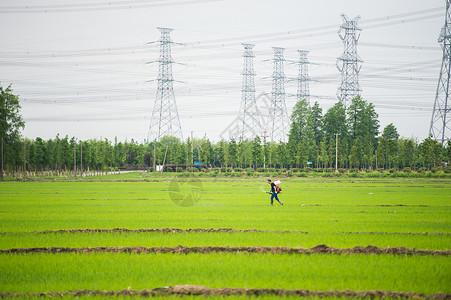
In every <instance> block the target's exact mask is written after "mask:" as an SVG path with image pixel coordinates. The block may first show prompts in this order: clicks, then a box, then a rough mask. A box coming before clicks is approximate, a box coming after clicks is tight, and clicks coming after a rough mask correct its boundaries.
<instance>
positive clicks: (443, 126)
mask: <svg viewBox="0 0 451 300" xmlns="http://www.w3.org/2000/svg"><path fill="white" fill-rule="evenodd" d="M450 2H451V0H446V16H445V25H444V26H443V27H442V31H441V32H440V36H439V38H438V42H439V43H440V44H441V46H442V49H443V58H442V68H441V69H440V78H439V80H438V86H437V93H436V94H435V102H434V110H433V111H432V119H431V127H430V128H429V135H432V137H433V138H434V139H436V140H437V141H439V142H440V143H441V144H442V145H443V144H444V143H445V141H447V140H449V133H450V127H449V120H450V116H449V115H450V109H451V108H450V104H449V103H448V102H449V99H450V98H449V79H450V67H451V52H450V47H451V10H450Z"/></svg>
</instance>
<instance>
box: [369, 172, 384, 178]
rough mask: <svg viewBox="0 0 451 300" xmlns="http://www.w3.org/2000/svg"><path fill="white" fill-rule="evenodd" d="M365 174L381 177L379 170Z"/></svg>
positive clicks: (371, 176)
mask: <svg viewBox="0 0 451 300" xmlns="http://www.w3.org/2000/svg"><path fill="white" fill-rule="evenodd" d="M366 176H367V177H370V178H378V177H381V176H382V174H381V173H379V172H371V173H368V174H366Z"/></svg>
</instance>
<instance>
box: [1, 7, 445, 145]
mask: <svg viewBox="0 0 451 300" xmlns="http://www.w3.org/2000/svg"><path fill="white" fill-rule="evenodd" d="M342 13H344V14H346V15H347V16H348V17H349V18H354V17H355V16H357V15H360V16H361V19H360V21H359V23H358V24H359V26H360V27H361V28H362V32H361V36H360V40H359V44H358V54H359V55H360V57H361V58H362V59H363V61H364V62H363V66H362V69H361V71H360V86H361V88H362V90H363V91H362V97H363V99H365V100H367V101H369V102H373V103H374V104H375V107H376V111H377V113H378V114H379V120H380V123H381V131H382V129H383V128H384V127H385V126H386V125H388V124H389V123H393V124H394V125H395V126H396V127H397V128H398V131H399V133H400V134H401V136H404V137H415V138H418V139H419V140H422V139H424V138H425V137H427V134H428V131H429V126H430V119H431V114H432V107H433V104H434V100H435V93H436V87H437V81H438V77H439V73H440V65H441V60H442V51H441V48H440V45H439V44H438V43H437V38H438V35H439V33H440V29H441V27H442V26H443V24H444V15H445V1H444V0H428V1H424V0H395V1H394V0H378V1H371V0H343V1H336V0H317V1H311V0H308V1H307V0H217V1H216V0H165V1H163V0H135V1H124V0H123V1H121V0H111V1H101V0H93V1H79V0H64V1H63V0H58V1H57V0H39V1H38V0H33V1H31V0H29V1H25V0H2V1H1V2H0V28H2V34H1V36H2V38H1V41H0V83H1V85H2V86H3V87H6V86H8V85H9V84H12V87H13V89H14V92H15V93H16V94H18V95H19V96H20V99H21V105H22V114H23V117H24V119H25V121H26V128H25V130H24V132H23V135H24V136H25V137H27V138H35V137H38V136H39V137H42V138H44V139H48V138H54V137H55V136H56V134H60V135H61V136H65V135H68V136H69V137H72V136H75V137H77V138H79V139H83V140H86V139H90V138H96V139H100V138H108V139H113V138H114V137H116V136H117V138H118V139H119V140H125V139H127V140H131V139H134V140H136V141H143V140H144V139H145V138H147V134H148V130H149V124H150V117H151V113H152V108H153V105H154V101H155V93H156V88H157V84H156V81H155V79H156V78H157V75H158V64H155V63H148V62H152V61H155V60H157V59H158V56H159V49H158V44H156V43H154V44H152V43H151V44H148V43H149V42H154V41H157V40H158V39H159V38H160V32H159V31H158V30H157V28H156V27H170V28H173V29H174V31H173V32H172V33H171V38H172V40H173V41H174V42H175V43H177V44H174V45H173V47H172V56H173V59H174V61H175V62H177V63H179V64H174V65H173V74H174V79H175V80H176V82H174V90H175V97H176V102H177V106H178V110H179V116H180V121H181V124H182V130H183V135H184V137H185V138H186V137H188V136H190V135H191V132H192V133H193V135H194V136H195V137H203V136H204V135H206V136H208V137H209V138H210V139H211V140H213V141H217V140H219V139H220V138H222V137H223V138H228V135H227V128H228V126H229V125H230V124H233V122H234V120H235V118H236V117H237V116H238V113H239V108H240V102H241V80H242V78H241V77H242V76H241V71H242V63H243V61H242V60H243V58H242V53H243V47H242V46H241V43H253V44H255V47H254V53H255V55H256V57H255V61H254V68H255V71H256V73H257V76H256V80H255V83H256V90H257V93H256V94H257V97H258V99H259V100H258V104H259V106H260V107H263V106H264V105H265V101H268V99H269V98H268V97H269V96H270V93H271V73H272V67H273V66H272V62H271V61H270V59H271V58H272V56H273V51H272V49H271V47H285V48H286V50H285V58H286V59H287V60H288V61H287V63H286V65H285V74H286V76H287V77H289V79H290V78H291V79H295V78H296V77H297V75H298V74H297V73H298V67H297V65H296V64H295V63H290V61H293V62H295V61H296V60H297V59H298V53H297V50H309V51H310V53H309V55H308V58H309V61H310V62H311V64H310V65H309V75H310V77H311V79H312V82H310V93H311V95H312V97H311V100H310V101H311V102H314V101H318V103H319V105H320V106H321V107H322V109H323V113H325V112H326V111H327V109H328V108H329V107H331V106H332V105H333V104H334V103H336V102H337V101H338V100H337V97H336V91H337V87H338V85H339V83H340V80H341V76H340V73H339V71H338V70H337V68H336V66H335V63H336V61H337V57H339V56H340V55H341V54H342V52H343V43H342V41H341V40H340V38H339V37H338V35H337V31H338V29H339V27H340V25H341V24H342V23H343V22H342V18H341V16H340V15H341V14H342ZM296 90H297V84H296V81H295V80H291V81H288V82H287V83H286V92H287V98H286V102H287V107H288V113H289V114H291V109H292V107H293V105H294V104H295V102H296V98H295V97H294V95H295V94H296Z"/></svg>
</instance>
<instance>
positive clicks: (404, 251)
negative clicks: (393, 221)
mask: <svg viewBox="0 0 451 300" xmlns="http://www.w3.org/2000/svg"><path fill="white" fill-rule="evenodd" d="M102 252H105V253H106V252H111V253H147V254H151V253H177V254H188V253H202V254H208V253H248V254H254V253H257V254H259V253H272V254H393V255H433V256H449V255H450V254H451V250H420V249H410V248H405V247H387V248H379V247H376V246H367V247H363V246H356V247H354V248H343V249H340V248H333V247H328V246H326V245H318V246H315V247H313V248H310V249H304V248H288V247H214V246H206V247H183V246H177V247H93V248H87V247H82V248H66V247H43V248H14V249H8V250H0V254H39V253H51V254H55V253H102Z"/></svg>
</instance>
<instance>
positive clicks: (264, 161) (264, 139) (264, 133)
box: [262, 130, 268, 170]
mask: <svg viewBox="0 0 451 300" xmlns="http://www.w3.org/2000/svg"><path fill="white" fill-rule="evenodd" d="M267 137H268V136H267V135H266V130H265V131H263V135H262V138H263V169H264V170H266V153H265V147H266V138H267Z"/></svg>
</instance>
